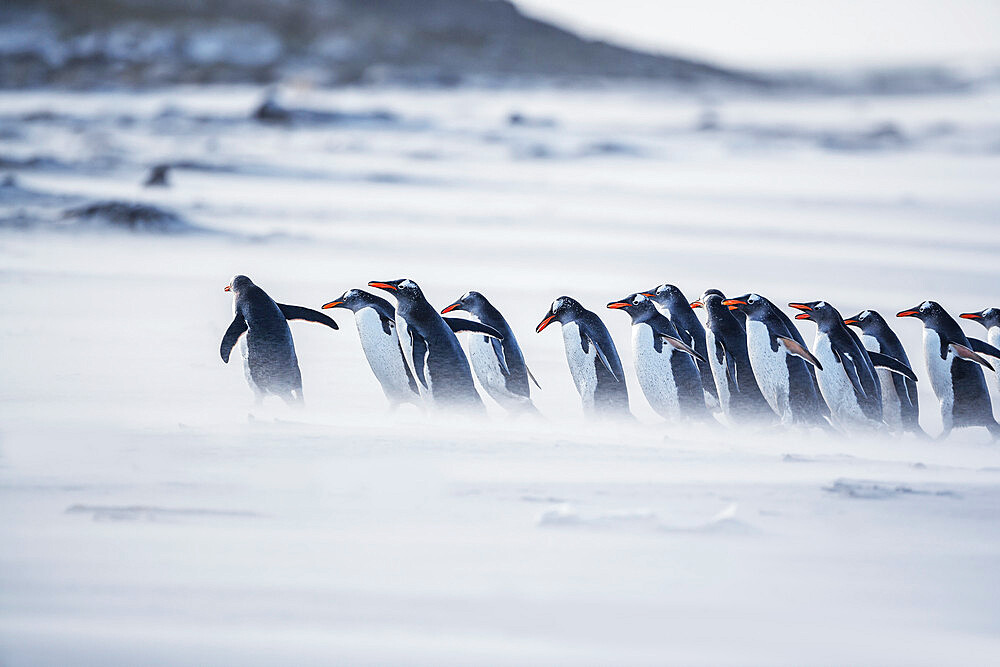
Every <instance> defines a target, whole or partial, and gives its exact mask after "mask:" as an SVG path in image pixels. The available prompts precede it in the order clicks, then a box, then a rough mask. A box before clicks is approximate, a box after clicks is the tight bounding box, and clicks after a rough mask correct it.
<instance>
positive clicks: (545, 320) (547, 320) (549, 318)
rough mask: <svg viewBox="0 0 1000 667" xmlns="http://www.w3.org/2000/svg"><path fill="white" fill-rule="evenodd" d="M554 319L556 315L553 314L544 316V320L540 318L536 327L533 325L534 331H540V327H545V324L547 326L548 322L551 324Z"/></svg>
mask: <svg viewBox="0 0 1000 667" xmlns="http://www.w3.org/2000/svg"><path fill="white" fill-rule="evenodd" d="M554 319H556V316H555V315H549V316H548V317H546V318H545V319H544V320H542V321H541V322H539V323H538V326H537V327H535V333H542V329H544V328H545V327H547V326H549V325H550V324H552V321H553V320H554Z"/></svg>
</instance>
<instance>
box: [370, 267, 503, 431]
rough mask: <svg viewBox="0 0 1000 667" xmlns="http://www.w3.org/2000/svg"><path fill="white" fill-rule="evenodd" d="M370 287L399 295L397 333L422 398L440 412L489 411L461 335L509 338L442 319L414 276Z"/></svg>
mask: <svg viewBox="0 0 1000 667" xmlns="http://www.w3.org/2000/svg"><path fill="white" fill-rule="evenodd" d="M368 286H369V287H377V288H378V289H381V290H385V291H387V292H389V293H391V294H392V295H393V296H394V297H396V332H397V335H398V336H399V340H400V344H401V347H402V348H403V354H404V356H405V357H406V361H407V363H408V365H409V367H410V370H411V371H412V372H413V377H414V378H416V380H417V388H418V389H419V390H420V394H421V396H423V397H425V398H426V399H427V400H428V401H429V402H430V404H431V405H432V406H434V407H436V408H454V409H463V410H468V411H470V412H475V413H483V412H485V407H484V406H483V400H482V399H481V398H480V397H479V392H477V391H476V385H475V383H474V382H473V381H472V370H471V369H470V368H469V360H468V359H467V358H466V356H465V351H464V350H462V345H461V344H460V343H459V342H458V338H457V337H456V336H455V332H457V331H474V332H477V333H481V334H484V335H487V336H493V337H495V338H499V339H501V340H502V339H503V335H502V334H501V333H500V332H499V331H497V330H496V329H494V328H493V327H488V326H486V325H485V324H479V323H478V322H472V321H471V320H462V319H457V318H444V317H441V315H439V314H438V312H437V310H436V309H435V308H434V307H433V306H432V305H431V304H430V303H428V301H427V298H426V297H425V296H424V293H423V291H421V289H420V286H419V285H417V283H415V282H414V281H412V280H410V279H409V278H400V279H399V280H389V281H372V282H370V283H368Z"/></svg>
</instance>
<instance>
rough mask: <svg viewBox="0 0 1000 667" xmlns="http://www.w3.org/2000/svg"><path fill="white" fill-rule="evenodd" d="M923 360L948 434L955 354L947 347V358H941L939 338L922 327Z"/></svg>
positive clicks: (953, 403)
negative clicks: (952, 369) (952, 368)
mask: <svg viewBox="0 0 1000 667" xmlns="http://www.w3.org/2000/svg"><path fill="white" fill-rule="evenodd" d="M924 359H925V360H926V362H927V374H928V375H929V376H930V378H931V388H933V389H934V395H935V396H937V399H938V403H939V404H940V405H941V421H942V423H943V424H944V430H945V432H948V431H950V430H951V427H952V408H953V407H954V405H955V388H954V386H953V385H952V384H951V364H952V362H953V361H954V359H955V353H954V351H952V349H951V348H950V347H949V348H948V354H947V356H946V357H945V358H944V359H942V358H941V338H940V336H938V334H937V332H936V331H934V329H931V328H930V327H924ZM961 363H967V362H961Z"/></svg>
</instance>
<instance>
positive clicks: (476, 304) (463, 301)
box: [441, 291, 490, 319]
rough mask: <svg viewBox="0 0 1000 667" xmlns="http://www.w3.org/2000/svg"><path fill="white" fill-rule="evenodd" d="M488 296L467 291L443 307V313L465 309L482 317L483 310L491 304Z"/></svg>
mask: <svg viewBox="0 0 1000 667" xmlns="http://www.w3.org/2000/svg"><path fill="white" fill-rule="evenodd" d="M489 303H490V302H489V301H487V300H486V297H485V296H483V295H482V294H480V293H479V292H471V291H470V292H466V293H465V294H463V295H462V296H461V297H460V298H459V299H458V300H457V301H455V302H454V303H452V304H451V305H449V306H445V307H444V308H442V309H441V314H442V315H444V314H445V313H450V312H452V311H453V310H464V311H465V312H467V313H470V314H472V315H475V316H476V317H478V318H479V319H482V315H483V311H484V310H485V309H486V307H487V306H488V305H489Z"/></svg>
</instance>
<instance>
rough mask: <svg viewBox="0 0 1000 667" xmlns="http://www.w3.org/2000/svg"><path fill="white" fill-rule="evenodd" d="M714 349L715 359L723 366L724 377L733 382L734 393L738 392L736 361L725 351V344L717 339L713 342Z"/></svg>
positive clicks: (738, 381) (738, 382)
mask: <svg viewBox="0 0 1000 667" xmlns="http://www.w3.org/2000/svg"><path fill="white" fill-rule="evenodd" d="M715 349H716V358H717V359H718V360H719V361H721V362H722V363H723V364H724V365H725V367H726V375H728V376H729V379H730V380H732V381H733V386H734V387H735V388H736V391H739V390H740V380H739V377H737V374H736V360H735V359H734V358H733V355H731V354H730V353H729V350H727V349H726V344H725V343H723V342H722V341H721V340H719V339H716V341H715Z"/></svg>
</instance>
